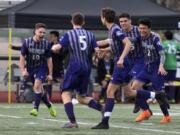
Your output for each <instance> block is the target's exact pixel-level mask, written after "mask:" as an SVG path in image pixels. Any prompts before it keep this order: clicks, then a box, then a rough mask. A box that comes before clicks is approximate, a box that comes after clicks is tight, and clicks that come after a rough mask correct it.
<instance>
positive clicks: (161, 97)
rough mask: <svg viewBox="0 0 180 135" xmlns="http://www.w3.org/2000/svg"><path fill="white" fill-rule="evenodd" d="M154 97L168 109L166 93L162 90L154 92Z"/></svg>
mask: <svg viewBox="0 0 180 135" xmlns="http://www.w3.org/2000/svg"><path fill="white" fill-rule="evenodd" d="M155 98H156V100H157V102H158V103H159V104H160V105H163V104H165V105H166V106H167V108H168V109H170V106H169V103H168V100H167V98H166V94H165V93H164V92H156V95H155Z"/></svg>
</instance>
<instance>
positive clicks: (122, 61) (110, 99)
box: [92, 8, 165, 129]
mask: <svg viewBox="0 0 180 135" xmlns="http://www.w3.org/2000/svg"><path fill="white" fill-rule="evenodd" d="M115 17H116V13H115V11H114V10H112V9H111V8H103V9H102V11H101V21H102V23H103V25H105V26H106V27H107V28H108V30H109V38H108V39H106V40H102V41H98V45H99V46H105V45H107V44H110V47H108V48H106V49H103V51H108V50H109V49H111V51H112V53H113V55H114V61H115V66H114V71H113V75H112V78H111V81H110V83H109V85H108V89H107V99H106V104H105V109H104V115H103V118H102V120H101V122H100V123H99V124H98V125H96V126H94V127H92V129H108V128H109V118H110V116H111V114H112V110H113V107H114V93H115V92H116V91H117V89H118V88H119V86H120V85H121V86H122V87H123V88H124V90H125V91H126V90H127V91H128V92H129V96H132V97H137V98H138V99H141V98H143V99H148V98H156V99H157V100H158V101H161V102H162V103H164V102H165V100H164V95H163V94H162V93H160V94H159V93H158V94H155V93H154V92H148V91H144V90H138V91H136V90H131V87H130V85H129V81H130V77H129V71H130V65H129V62H128V59H127V57H126V56H127V55H128V52H129V51H130V48H131V42H130V41H129V39H128V38H127V37H126V36H125V35H124V34H123V33H122V31H121V29H120V27H119V26H118V25H117V24H115V23H114V21H115Z"/></svg>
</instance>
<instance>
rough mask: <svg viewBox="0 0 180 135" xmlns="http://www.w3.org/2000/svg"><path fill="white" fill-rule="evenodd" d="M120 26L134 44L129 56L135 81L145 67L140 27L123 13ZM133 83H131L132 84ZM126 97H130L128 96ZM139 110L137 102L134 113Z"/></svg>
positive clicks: (131, 72) (120, 17)
mask: <svg viewBox="0 0 180 135" xmlns="http://www.w3.org/2000/svg"><path fill="white" fill-rule="evenodd" d="M119 24H120V27H121V29H122V32H123V33H124V34H125V35H126V36H127V37H128V38H129V40H130V41H131V43H132V44H131V45H132V46H131V49H130V52H129V54H128V60H129V63H130V69H131V71H130V73H129V74H130V75H131V77H132V81H133V79H134V77H136V76H137V75H138V73H139V72H140V71H141V68H142V67H143V65H144V59H143V51H142V46H141V42H140V40H138V38H137V37H139V36H140V33H139V30H138V27H137V26H135V25H132V24H131V16H130V15H129V14H128V13H122V14H120V15H119ZM132 81H131V82H130V83H132ZM125 92H126V91H125ZM126 93H128V92H126ZM126 95H127V96H128V94H126ZM139 110H140V107H139V106H138V105H137V103H136V101H135V107H134V109H133V112H134V113H137V112H138V111H139Z"/></svg>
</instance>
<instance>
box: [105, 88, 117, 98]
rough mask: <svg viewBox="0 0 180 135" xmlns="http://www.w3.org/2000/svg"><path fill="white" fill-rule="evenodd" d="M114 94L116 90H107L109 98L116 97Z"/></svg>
mask: <svg viewBox="0 0 180 135" xmlns="http://www.w3.org/2000/svg"><path fill="white" fill-rule="evenodd" d="M114 94H115V91H114V90H111V89H108V90H107V97H108V98H114Z"/></svg>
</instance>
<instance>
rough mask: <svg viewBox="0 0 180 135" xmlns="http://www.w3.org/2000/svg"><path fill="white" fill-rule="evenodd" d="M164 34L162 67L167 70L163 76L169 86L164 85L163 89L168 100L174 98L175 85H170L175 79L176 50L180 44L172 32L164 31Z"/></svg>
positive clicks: (179, 47) (178, 49) (179, 49)
mask: <svg viewBox="0 0 180 135" xmlns="http://www.w3.org/2000/svg"><path fill="white" fill-rule="evenodd" d="M164 36H165V40H164V41H163V47H164V51H165V56H166V60H165V63H164V68H165V69H166V71H167V72H168V74H167V76H166V77H165V81H166V82H167V83H168V84H170V86H166V87H165V90H166V92H167V96H168V100H170V101H173V100H174V99H175V87H174V86H172V84H173V81H175V80H176V70H177V58H176V54H177V52H178V51H180V44H179V43H178V42H177V41H176V40H174V38H173V33H172V32H171V31H166V32H165V33H164Z"/></svg>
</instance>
